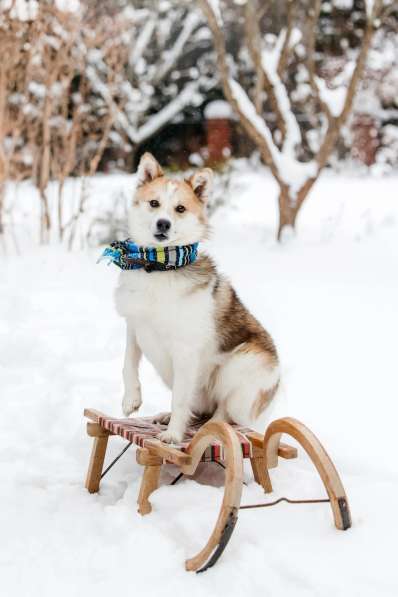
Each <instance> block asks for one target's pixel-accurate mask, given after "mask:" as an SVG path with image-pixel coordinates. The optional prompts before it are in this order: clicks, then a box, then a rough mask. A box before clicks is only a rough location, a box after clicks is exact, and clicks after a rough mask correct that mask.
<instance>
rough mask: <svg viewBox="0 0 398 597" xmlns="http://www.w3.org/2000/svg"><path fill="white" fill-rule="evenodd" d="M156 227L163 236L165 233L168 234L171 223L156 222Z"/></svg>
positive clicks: (164, 221) (168, 221)
mask: <svg viewBox="0 0 398 597" xmlns="http://www.w3.org/2000/svg"><path fill="white" fill-rule="evenodd" d="M156 226H157V229H158V230H159V232H162V233H163V234H164V233H165V232H168V231H169V230H170V227H171V222H170V220H163V219H162V220H158V221H157V222H156Z"/></svg>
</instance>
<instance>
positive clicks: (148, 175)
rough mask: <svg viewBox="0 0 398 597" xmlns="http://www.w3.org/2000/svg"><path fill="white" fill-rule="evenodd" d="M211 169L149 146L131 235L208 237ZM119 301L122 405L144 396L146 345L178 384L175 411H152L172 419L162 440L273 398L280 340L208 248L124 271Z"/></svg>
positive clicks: (143, 238) (177, 241)
mask: <svg viewBox="0 0 398 597" xmlns="http://www.w3.org/2000/svg"><path fill="white" fill-rule="evenodd" d="M212 179H213V173H212V171H211V169H209V168H203V169H200V170H198V171H196V172H195V173H194V174H193V175H192V176H191V178H189V180H175V179H171V178H169V177H168V176H165V175H164V173H163V171H162V168H161V166H160V165H159V163H158V162H157V161H156V159H155V158H154V157H153V156H152V155H151V154H150V153H145V154H144V155H143V156H142V158H141V160H140V162H139V166H138V170H137V188H136V191H135V194H134V197H133V200H132V204H131V206H130V207H129V213H128V227H129V234H130V237H131V239H133V241H134V242H135V243H136V244H138V245H141V246H144V247H154V246H156V247H158V246H163V247H171V246H180V245H188V244H193V243H197V242H200V241H201V240H204V239H206V238H207V236H208V232H209V224H208V220H207V216H206V204H207V202H208V199H209V195H210V192H211V187H212ZM115 302H116V309H117V311H118V313H119V314H120V315H121V316H122V317H123V318H125V320H126V329H127V337H126V352H125V359H124V367H123V379H124V397H123V403H122V408H123V413H124V415H125V416H129V415H131V414H132V413H133V412H135V411H137V410H138V409H139V407H140V405H141V403H142V401H141V388H140V381H139V377H138V367H139V362H140V359H141V355H142V354H144V355H145V357H146V358H147V359H148V360H149V361H150V362H151V363H152V365H153V366H154V367H155V369H156V371H157V372H158V374H159V375H160V377H161V379H162V380H163V382H164V383H165V384H166V386H168V387H169V388H170V389H171V390H172V404H171V415H169V416H168V417H166V416H164V415H163V416H160V417H158V418H157V419H155V421H157V422H161V423H164V424H167V425H168V427H167V430H166V431H163V432H162V433H160V435H159V438H160V439H161V441H163V442H167V443H176V444H178V443H180V442H181V440H182V439H183V436H184V432H185V430H186V427H187V425H188V424H189V421H190V419H191V417H192V416H193V415H194V416H201V417H202V416H203V417H206V416H207V417H211V418H212V419H213V420H222V421H227V422H235V423H238V424H240V425H250V424H252V422H253V421H255V420H256V419H257V418H258V417H259V415H260V414H261V413H262V412H263V411H264V410H265V409H266V408H267V406H268V405H269V404H270V402H271V401H272V399H273V398H274V396H275V394H276V391H277V388H278V385H279V378H280V373H279V359H278V354H277V351H276V348H275V345H274V342H273V340H272V338H271V336H270V334H269V333H268V332H267V331H266V330H265V329H264V328H263V327H262V326H261V324H260V323H259V322H258V321H257V320H256V319H255V318H254V317H253V315H251V313H250V312H249V311H248V310H247V309H246V308H245V307H244V305H243V304H242V303H241V301H240V300H239V298H238V296H237V294H236V292H235V290H234V289H233V288H232V286H231V284H230V283H229V281H228V280H227V279H226V278H225V277H224V276H223V275H221V274H220V273H218V271H217V268H216V266H215V264H214V262H213V261H212V259H211V258H210V257H208V256H207V255H205V254H200V255H199V257H198V259H197V260H196V261H194V262H193V263H189V264H188V265H185V266H184V267H180V268H179V269H176V270H172V271H152V272H151V273H148V272H147V271H145V269H138V270H129V271H122V272H121V274H120V278H119V284H118V287H117V289H116V293H115Z"/></svg>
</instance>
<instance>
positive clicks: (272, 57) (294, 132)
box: [261, 29, 301, 159]
mask: <svg viewBox="0 0 398 597" xmlns="http://www.w3.org/2000/svg"><path fill="white" fill-rule="evenodd" d="M292 33H293V35H292V38H293V41H291V44H290V45H294V44H295V43H298V42H299V41H300V39H301V34H300V32H299V31H298V30H297V29H294V31H293V32H292ZM285 37H286V29H282V31H281V33H280V35H279V36H278V39H277V42H276V44H275V46H274V48H273V49H272V50H269V49H268V50H263V51H262V53H261V64H262V67H263V69H264V71H265V72H266V74H267V76H268V79H269V80H270V82H271V85H272V87H273V89H274V93H275V97H276V101H277V103H278V106H279V109H280V111H281V113H282V116H283V120H284V122H285V125H286V137H285V142H284V144H283V147H282V153H283V154H285V155H286V156H289V157H290V158H293V159H294V150H295V147H296V146H297V145H298V144H299V143H301V132H300V127H299V125H298V122H297V120H296V117H295V115H294V113H293V110H292V107H291V104H290V100H289V96H288V93H287V90H286V87H285V86H284V84H283V83H282V81H281V79H280V77H279V75H278V64H279V60H280V55H281V52H282V47H283V44H284V41H285Z"/></svg>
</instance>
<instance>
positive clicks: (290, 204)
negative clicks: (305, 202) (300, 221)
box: [278, 187, 300, 241]
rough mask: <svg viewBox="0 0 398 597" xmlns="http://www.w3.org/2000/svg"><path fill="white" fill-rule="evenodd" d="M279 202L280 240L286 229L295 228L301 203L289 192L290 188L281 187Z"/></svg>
mask: <svg viewBox="0 0 398 597" xmlns="http://www.w3.org/2000/svg"><path fill="white" fill-rule="evenodd" d="M278 203H279V227H278V241H280V240H281V239H282V234H283V231H284V229H286V228H292V229H293V230H294V229H295V226H296V218H297V214H298V212H299V209H300V204H299V203H298V202H297V200H296V199H294V198H293V197H292V196H291V194H290V193H289V188H286V187H285V188H283V189H281V191H280V193H279V198H278Z"/></svg>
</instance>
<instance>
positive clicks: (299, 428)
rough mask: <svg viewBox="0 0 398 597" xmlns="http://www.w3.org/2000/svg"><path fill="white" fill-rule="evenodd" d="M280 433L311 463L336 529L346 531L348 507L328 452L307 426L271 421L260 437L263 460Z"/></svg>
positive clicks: (292, 421) (295, 421)
mask: <svg viewBox="0 0 398 597" xmlns="http://www.w3.org/2000/svg"><path fill="white" fill-rule="evenodd" d="M282 433H286V434H287V435H290V436H291V437H293V438H294V439H295V440H296V441H298V442H299V444H301V446H302V447H303V448H304V450H305V451H306V452H307V454H308V456H309V457H310V458H311V460H312V462H313V463H314V465H315V468H316V469H317V471H318V473H319V476H320V477H321V479H322V481H323V484H324V486H325V489H326V491H327V494H328V496H329V500H330V505H331V507H332V512H333V518H334V524H335V526H336V528H338V529H340V530H344V531H345V530H346V529H348V528H350V527H351V513H350V507H349V505H348V500H347V496H346V493H345V490H344V487H343V484H342V482H341V480H340V477H339V474H338V472H337V470H336V468H335V466H334V464H333V462H332V461H331V459H330V457H329V455H328V453H327V452H326V450H325V449H324V447H323V446H322V444H321V443H320V441H319V440H318V438H317V437H316V436H315V435H314V434H313V433H312V431H310V430H309V429H308V427H306V426H305V425H303V423H300V421H297V420H296V419H293V418H290V417H286V418H283V419H277V420H276V421H273V422H272V423H271V424H270V425H269V427H268V428H267V430H266V432H265V436H264V457H265V459H266V460H267V454H268V452H269V451H270V453H272V454H273V453H274V451H275V445H279V443H280V438H281V435H282ZM265 474H266V476H267V477H268V479H267V483H266V485H267V487H268V488H269V489H267V491H272V483H271V479H270V476H269V472H268V470H266V471H265Z"/></svg>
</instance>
